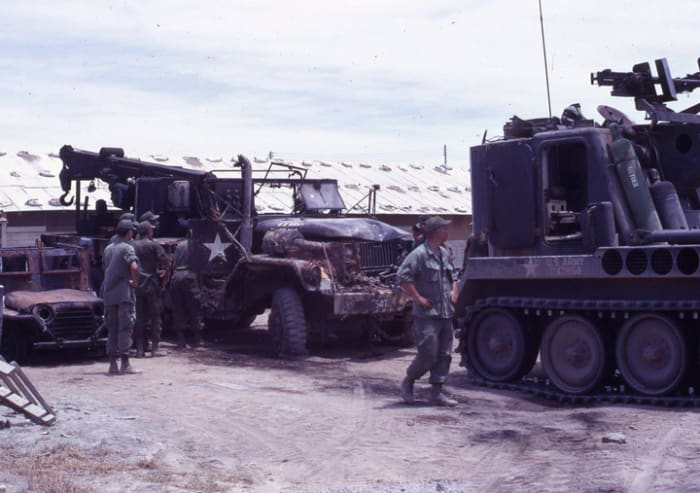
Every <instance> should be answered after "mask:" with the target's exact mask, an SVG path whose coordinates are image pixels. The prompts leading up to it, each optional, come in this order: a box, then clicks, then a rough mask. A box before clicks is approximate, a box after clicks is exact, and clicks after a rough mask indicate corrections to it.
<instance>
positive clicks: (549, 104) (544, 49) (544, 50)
mask: <svg viewBox="0 0 700 493" xmlns="http://www.w3.org/2000/svg"><path fill="white" fill-rule="evenodd" d="M538 3H539V5H540V31H541V32H542V55H543V56H544V80H545V82H546V83H547V108H548V109H549V117H550V118H552V98H551V96H550V94H549V69H548V68H547V45H546V43H545V42H544V18H543V17H542V0H538Z"/></svg>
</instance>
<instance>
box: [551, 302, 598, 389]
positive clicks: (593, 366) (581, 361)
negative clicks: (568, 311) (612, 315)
mask: <svg viewBox="0 0 700 493" xmlns="http://www.w3.org/2000/svg"><path fill="white" fill-rule="evenodd" d="M540 360H541V362H542V368H543V369H544V372H545V374H546V375H547V377H548V378H549V379H550V380H551V381H552V383H553V384H554V385H555V386H556V387H557V388H559V389H561V390H563V391H564V392H568V393H570V394H586V393H588V392H591V391H593V390H595V389H596V388H597V387H598V386H599V385H600V382H601V381H602V379H603V377H604V376H605V373H606V370H607V364H606V362H607V355H606V350H605V342H604V341H603V337H602V336H601V334H600V331H599V330H598V329H597V328H596V327H595V326H594V325H593V324H592V323H591V322H589V321H588V320H586V319H585V318H583V317H579V316H575V315H565V316H563V317H559V318H558V319H556V320H554V321H553V322H552V323H551V324H549V326H548V327H547V328H546V329H545V331H544V334H543V335H542V342H541V349H540Z"/></svg>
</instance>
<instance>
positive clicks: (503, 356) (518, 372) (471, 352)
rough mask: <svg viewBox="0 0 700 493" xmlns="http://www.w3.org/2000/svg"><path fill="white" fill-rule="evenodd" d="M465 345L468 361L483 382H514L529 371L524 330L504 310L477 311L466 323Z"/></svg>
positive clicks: (530, 355) (531, 363)
mask: <svg viewBox="0 0 700 493" xmlns="http://www.w3.org/2000/svg"><path fill="white" fill-rule="evenodd" d="M466 342H467V344H466V345H467V357H468V359H469V362H470V363H471V365H472V367H473V368H474V370H475V371H476V372H477V373H478V374H479V375H481V376H482V377H484V378H486V379H487V380H491V381H494V382H508V381H512V380H517V379H518V378H520V377H522V376H523V375H525V374H526V373H528V372H529V371H530V370H531V369H532V365H533V363H534V360H533V358H532V354H533V351H532V350H531V344H532V343H531V342H530V341H529V340H528V333H527V330H526V329H525V327H524V326H523V324H522V322H521V321H520V319H518V317H516V316H515V315H514V314H512V313H511V312H509V311H508V310H504V309H501V308H488V309H486V310H483V311H481V312H479V313H478V314H477V315H476V316H475V317H474V319H473V320H472V322H471V323H470V324H469V328H468V331H467V340H466Z"/></svg>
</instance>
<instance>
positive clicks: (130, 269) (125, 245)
mask: <svg viewBox="0 0 700 493" xmlns="http://www.w3.org/2000/svg"><path fill="white" fill-rule="evenodd" d="M132 226H133V225H132V223H131V221H129V220H126V219H122V220H121V221H119V223H118V224H117V228H116V235H117V241H116V242H114V243H110V244H109V245H108V246H107V248H105V252H104V256H103V257H102V261H103V266H104V268H105V278H104V282H103V283H102V299H103V300H104V304H105V322H106V324H107V331H108V334H107V355H108V356H109V371H108V374H110V375H115V374H119V373H121V374H126V373H138V372H137V371H136V370H134V368H133V367H132V366H131V365H130V364H129V348H130V347H131V333H132V330H133V327H134V302H135V295H134V286H136V284H137V283H138V280H139V264H138V258H137V257H136V252H135V251H134V247H133V246H132V245H131V238H132V236H133V227H132ZM119 358H121V368H119V367H118V366H117V360H118V359H119Z"/></svg>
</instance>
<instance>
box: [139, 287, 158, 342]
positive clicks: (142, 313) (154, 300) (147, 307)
mask: <svg viewBox="0 0 700 493" xmlns="http://www.w3.org/2000/svg"><path fill="white" fill-rule="evenodd" d="M162 311H163V301H162V299H161V293H160V290H157V289H155V288H153V289H152V290H151V291H150V292H147V293H140V292H137V293H136V328H135V331H134V332H135V334H134V335H135V339H136V345H137V346H138V347H140V348H145V346H146V339H147V338H146V326H147V325H148V323H149V322H150V323H151V343H152V344H153V345H154V346H157V345H158V343H159V342H160V332H161V326H162V316H161V313H162Z"/></svg>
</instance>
